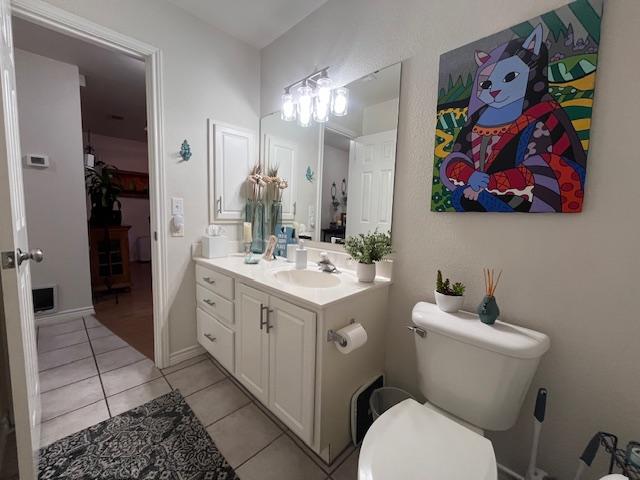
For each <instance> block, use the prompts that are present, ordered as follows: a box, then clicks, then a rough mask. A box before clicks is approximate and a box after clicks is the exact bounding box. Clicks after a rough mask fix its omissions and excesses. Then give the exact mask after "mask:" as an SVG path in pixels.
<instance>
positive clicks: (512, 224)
mask: <svg viewBox="0 0 640 480" xmlns="http://www.w3.org/2000/svg"><path fill="white" fill-rule="evenodd" d="M565 3H566V1H563V0H539V1H536V2H514V1H512V0H483V1H482V2H471V1H468V0H433V1H429V2H427V1H424V0H400V1H395V2H389V1H385V0H349V1H337V0H330V1H329V2H328V3H327V4H325V5H324V6H323V7H322V8H320V9H319V10H318V11H316V12H314V13H313V14H311V15H310V16H309V17H307V18H306V19H304V20H303V21H302V22H301V23H300V24H298V25H297V26H295V27H294V28H292V29H291V30H290V31H289V32H287V33H286V34H285V35H283V36H282V37H280V38H279V39H278V40H276V41H275V42H274V43H273V44H271V45H270V46H268V47H266V48H265V49H264V50H263V51H262V99H261V101H262V107H263V112H270V111H274V110H275V109H276V108H277V103H278V98H279V95H280V93H281V88H282V87H283V86H284V85H287V84H289V83H291V82H292V81H294V80H296V79H297V78H300V77H303V76H304V75H305V74H307V73H308V72H311V71H313V70H314V67H316V66H324V65H331V66H332V68H331V70H330V73H331V75H332V76H333V77H334V78H335V79H336V80H338V81H339V82H340V83H348V82H350V81H352V80H354V79H356V78H358V77H360V76H362V75H365V74H367V73H369V72H371V71H373V70H376V69H379V68H381V67H384V66H386V65H389V64H392V63H395V62H397V61H399V60H404V62H403V71H402V91H401V98H400V122H399V127H398V128H399V130H398V135H399V137H398V156H397V173H396V189H395V201H394V212H393V219H394V225H393V234H394V248H395V250H396V251H397V255H396V265H395V268H394V274H395V278H394V285H393V287H392V289H391V299H390V309H389V324H388V334H387V338H388V343H387V351H386V357H387V361H386V365H387V371H388V374H389V379H390V381H391V382H392V383H394V384H397V385H400V386H402V387H405V388H407V389H409V390H412V391H414V392H415V390H416V379H415V357H414V354H415V352H414V345H413V339H412V337H411V336H410V335H408V334H407V332H406V330H405V328H404V327H403V326H404V325H405V324H406V323H407V322H408V321H409V320H410V312H411V308H412V306H413V305H414V304H415V302H417V301H419V300H429V301H432V300H433V294H432V290H433V283H434V278H435V273H436V270H437V269H438V268H442V269H444V270H446V272H447V273H448V274H449V275H450V276H453V277H455V278H456V279H459V280H462V281H464V282H465V283H466V284H467V285H468V295H467V303H466V305H465V307H466V308H468V309H471V308H474V307H475V306H476V304H477V302H479V300H480V298H481V296H482V293H483V284H482V273H481V269H482V267H484V266H486V265H493V266H495V267H497V268H503V269H504V275H503V279H502V282H501V285H500V289H499V291H498V299H499V302H500V306H501V309H502V312H503V318H504V319H505V320H508V321H511V322H513V323H517V324H519V325H524V326H527V327H531V328H535V329H539V330H541V331H543V332H546V333H547V334H549V335H550V336H551V340H552V347H551V351H550V352H549V353H548V354H547V355H546V357H545V358H544V359H543V361H542V364H541V366H540V369H539V372H538V375H537V376H536V378H535V380H534V385H533V388H532V390H531V392H530V395H529V396H528V398H527V399H526V403H525V405H526V408H525V410H523V412H522V415H521V418H520V421H519V422H518V424H517V425H516V426H515V427H514V428H513V429H512V430H511V431H508V432H505V433H490V434H489V436H490V438H491V439H492V441H493V442H494V445H495V449H496V453H497V456H498V459H499V461H501V462H503V463H505V464H507V465H509V466H511V467H513V468H517V469H519V470H520V471H523V469H524V466H525V464H526V456H527V450H528V448H529V445H530V439H529V435H530V432H531V427H530V419H531V408H530V406H531V405H532V402H533V393H534V392H535V389H536V388H537V387H538V386H541V385H545V386H547V387H548V388H549V389H550V390H551V397H550V404H549V406H550V410H549V412H548V418H547V422H546V423H545V431H544V433H543V441H542V447H541V457H540V461H541V465H542V466H543V467H545V468H546V469H547V470H549V471H550V472H551V473H553V474H554V475H555V476H557V477H558V478H571V477H572V474H573V470H574V467H575V465H576V460H577V457H578V455H579V454H580V453H581V451H582V449H583V448H584V446H585V444H586V442H587V440H588V438H589V437H590V436H591V435H592V434H593V433H594V432H595V431H597V430H600V429H603V430H609V431H613V432H615V433H617V434H618V435H620V437H621V439H622V440H623V441H627V440H629V439H630V438H631V437H632V436H634V435H635V436H636V437H637V436H638V433H639V432H640V402H638V398H639V396H640V382H639V381H638V365H640V348H639V343H640V322H639V321H638V315H637V309H638V305H639V303H638V293H639V292H640V289H639V287H638V285H637V279H638V272H639V271H640V255H638V251H637V246H638V244H639V241H640V226H639V225H638V214H637V206H638V204H639V202H640V189H638V178H639V177H640V162H639V157H638V154H637V145H636V142H637V138H638V135H637V132H636V130H637V124H638V122H637V108H638V105H640V91H639V90H638V89H636V88H634V87H633V83H632V82H631V79H637V78H638V76H639V75H640V67H639V64H638V62H637V61H635V60H633V61H632V60H631V59H632V58H633V59H635V58H637V44H638V28H637V26H638V25H639V24H640V2H638V1H636V0H616V1H615V2H614V1H610V2H608V3H607V5H605V15H604V20H603V24H602V42H601V43H602V44H601V49H600V54H601V56H600V62H599V66H598V79H597V91H596V104H595V109H594V116H593V128H592V143H591V146H592V148H591V151H590V152H589V166H588V176H587V187H586V199H585V209H584V212H583V213H582V214H578V215H500V214H481V215H477V214H435V213H431V212H430V211H429V199H430V193H431V187H430V184H431V172H432V162H433V147H434V126H435V108H436V94H437V91H436V90H437V81H438V57H439V55H440V54H441V53H443V52H446V51H449V50H451V49H453V48H456V47H459V46H461V45H464V44H467V43H469V42H472V41H474V40H476V39H478V38H481V37H484V36H486V35H489V34H492V33H495V32H497V31H500V30H502V29H504V28H507V27H510V26H512V25H514V24H516V23H518V22H521V21H523V20H527V19H529V18H531V17H534V16H537V15H539V14H541V13H543V12H545V11H548V10H551V9H553V8H556V7H558V6H561V5H563V4H565ZM596 473H603V471H602V470H598V469H597V468H593V469H592V475H593V476H594V477H596Z"/></svg>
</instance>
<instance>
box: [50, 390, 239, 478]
mask: <svg viewBox="0 0 640 480" xmlns="http://www.w3.org/2000/svg"><path fill="white" fill-rule="evenodd" d="M39 470H40V471H39V478H40V479H41V480H42V479H58V478H64V479H105V480H106V479H110V480H120V479H122V480H124V479H140V480H151V479H153V480H238V476H237V475H236V474H235V472H234V471H233V469H232V468H231V466H230V465H229V464H228V463H227V461H226V460H225V459H224V457H223V456H222V454H221V453H220V452H219V451H218V449H217V448H216V446H215V444H214V443H213V441H212V440H211V438H210V437H209V434H208V433H207V431H206V430H205V429H204V426H203V425H202V423H200V421H199V420H198V419H197V418H196V416H195V415H194V413H193V411H192V410H191V408H189V405H187V402H185V400H184V398H183V397H182V395H181V394H180V392H178V391H174V392H171V393H168V394H166V395H163V396H162V397H158V398H156V399H155V400H152V401H151V402H149V403H146V404H144V405H142V406H140V407H137V408H134V409H133V410H129V411H128V412H125V413H123V414H121V415H118V416H117V417H113V418H110V419H109V420H105V421H104V422H102V423H99V424H97V425H94V426H92V427H89V428H87V429H86V430H82V431H81V432H78V433H75V434H73V435H70V436H68V437H65V438H63V439H61V440H58V441H57V442H55V443H52V444H51V445H49V446H47V447H45V448H43V449H42V450H41V451H40V468H39Z"/></svg>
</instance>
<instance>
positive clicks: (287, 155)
mask: <svg viewBox="0 0 640 480" xmlns="http://www.w3.org/2000/svg"><path fill="white" fill-rule="evenodd" d="M264 154H265V157H266V158H265V168H267V169H268V168H270V167H275V166H277V167H278V175H279V176H280V177H281V178H283V179H285V180H286V181H287V182H288V184H289V187H288V188H286V189H285V190H284V191H283V192H282V220H285V221H286V220H288V221H292V220H294V217H295V215H296V208H297V206H296V187H297V175H296V161H299V160H298V145H296V144H295V143H292V142H288V141H286V140H284V139H281V138H278V137H275V136H273V135H268V134H266V135H265V136H264Z"/></svg>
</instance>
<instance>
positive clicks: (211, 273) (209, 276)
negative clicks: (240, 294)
mask: <svg viewBox="0 0 640 480" xmlns="http://www.w3.org/2000/svg"><path fill="white" fill-rule="evenodd" d="M196 282H197V283H199V284H200V285H202V286H203V287H205V288H208V289H209V290H211V291H212V292H215V293H217V294H218V295H222V296H223V297H225V298H228V299H229V300H233V278H231V277H228V276H227V275H224V274H223V273H219V272H216V271H215V270H211V269H209V268H206V267H203V266H202V265H196Z"/></svg>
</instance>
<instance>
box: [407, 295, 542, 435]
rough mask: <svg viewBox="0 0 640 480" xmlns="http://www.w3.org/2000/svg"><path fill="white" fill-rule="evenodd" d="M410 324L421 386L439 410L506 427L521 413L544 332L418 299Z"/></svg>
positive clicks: (485, 427) (480, 424)
mask: <svg viewBox="0 0 640 480" xmlns="http://www.w3.org/2000/svg"><path fill="white" fill-rule="evenodd" d="M412 317H413V323H414V325H415V326H416V327H420V328H422V329H423V330H425V331H426V332H427V334H426V336H424V337H422V336H420V335H417V334H416V335H414V336H415V342H416V353H417V360H418V365H417V367H418V378H419V383H420V390H421V391H422V393H423V394H424V395H425V397H426V398H427V400H428V401H429V402H430V403H432V404H434V405H436V406H438V407H439V408H441V409H442V410H444V411H446V412H448V413H451V414H453V415H455V416H456V417H458V418H460V419H462V420H465V421H467V422H469V423H471V424H472V425H475V426H477V427H480V428H482V429H483V430H507V429H509V428H511V427H512V426H513V425H514V423H515V422H516V419H517V418H518V413H519V412H520V407H521V406H522V402H523V401H524V398H525V395H526V394H527V390H528V389H529V386H530V385H531V380H532V379H533V375H534V374H535V372H536V369H537V368H538V363H539V362H540V358H541V357H542V355H544V353H545V352H546V351H547V350H548V349H549V346H550V341H549V337H548V336H547V335H545V334H544V333H540V332H536V331H534V330H529V329H528V328H523V327H518V326H516V325H510V324H508V323H504V322H501V321H496V323H495V324H494V325H485V324H484V323H482V322H481V321H480V320H479V319H478V316H477V315H474V314H471V313H465V312H457V313H445V312H443V311H441V310H440V309H439V308H438V307H437V306H436V305H434V304H431V303H425V302H420V303H418V304H416V305H415V307H414V308H413V314H412Z"/></svg>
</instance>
